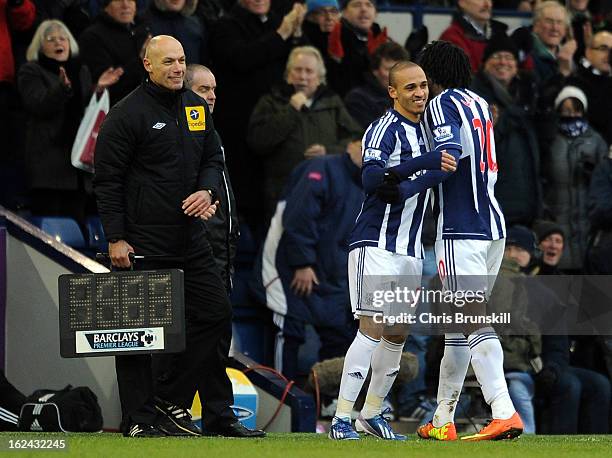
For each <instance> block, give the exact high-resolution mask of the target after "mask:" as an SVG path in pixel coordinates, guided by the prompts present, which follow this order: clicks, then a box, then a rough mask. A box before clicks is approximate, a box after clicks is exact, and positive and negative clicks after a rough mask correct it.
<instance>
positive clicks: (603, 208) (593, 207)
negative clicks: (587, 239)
mask: <svg viewBox="0 0 612 458" xmlns="http://www.w3.org/2000/svg"><path fill="white" fill-rule="evenodd" d="M589 222H590V224H591V235H592V236H593V239H592V243H591V245H590V246H589V250H588V254H587V264H588V272H589V273H591V274H597V275H611V274H612V158H611V157H609V156H608V157H606V158H604V159H603V160H602V161H601V162H600V163H599V165H598V166H597V167H595V170H594V172H593V178H592V180H591V185H590V189H589Z"/></svg>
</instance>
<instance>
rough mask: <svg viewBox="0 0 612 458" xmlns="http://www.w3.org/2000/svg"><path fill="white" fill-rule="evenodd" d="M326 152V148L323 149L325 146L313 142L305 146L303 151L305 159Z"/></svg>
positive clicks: (323, 154) (322, 154)
mask: <svg viewBox="0 0 612 458" xmlns="http://www.w3.org/2000/svg"><path fill="white" fill-rule="evenodd" d="M326 153H327V150H326V149H325V146H323V145H319V144H318V143H315V144H314V145H310V146H309V147H308V148H306V151H304V157H305V158H306V159H311V158H313V157H317V156H325V154H326Z"/></svg>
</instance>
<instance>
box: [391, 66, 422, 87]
mask: <svg viewBox="0 0 612 458" xmlns="http://www.w3.org/2000/svg"><path fill="white" fill-rule="evenodd" d="M412 67H418V65H417V64H415V63H414V62H412V61H410V60H408V59H403V60H400V61H398V62H397V63H396V64H395V65H394V66H393V67H391V70H389V86H393V80H394V79H395V74H396V73H397V72H400V71H402V70H404V69H405V68H412ZM393 87H395V86H393Z"/></svg>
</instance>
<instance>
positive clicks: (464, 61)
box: [417, 41, 472, 89]
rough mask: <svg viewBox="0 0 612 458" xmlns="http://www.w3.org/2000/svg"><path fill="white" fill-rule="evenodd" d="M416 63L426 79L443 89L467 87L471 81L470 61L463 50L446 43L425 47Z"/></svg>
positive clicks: (439, 42)
mask: <svg viewBox="0 0 612 458" xmlns="http://www.w3.org/2000/svg"><path fill="white" fill-rule="evenodd" d="M417 63H418V64H419V65H420V66H421V67H422V68H423V71H424V72H425V75H427V79H429V80H430V81H431V82H432V83H433V84H438V85H440V86H441V87H443V88H444V89H448V88H465V87H469V86H470V83H471V81H472V68H471V66H470V59H469V58H468V56H467V54H466V53H465V51H464V50H463V49H461V48H459V47H458V46H455V45H454V44H452V43H449V42H448V41H433V42H431V43H429V44H428V45H425V47H424V48H423V51H421V54H420V55H419V59H418V60H417Z"/></svg>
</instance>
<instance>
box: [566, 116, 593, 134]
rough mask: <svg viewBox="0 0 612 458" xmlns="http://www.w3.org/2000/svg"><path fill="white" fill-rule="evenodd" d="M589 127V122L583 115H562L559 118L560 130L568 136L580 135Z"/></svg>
mask: <svg viewBox="0 0 612 458" xmlns="http://www.w3.org/2000/svg"><path fill="white" fill-rule="evenodd" d="M588 128H589V122H588V121H587V120H586V119H584V118H583V117H581V116H575V117H574V116H561V117H560V118H559V131H560V132H561V133H562V134H563V135H565V136H566V137H569V138H576V137H579V136H580V135H582V134H584V133H585V132H586V130H587V129H588Z"/></svg>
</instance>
